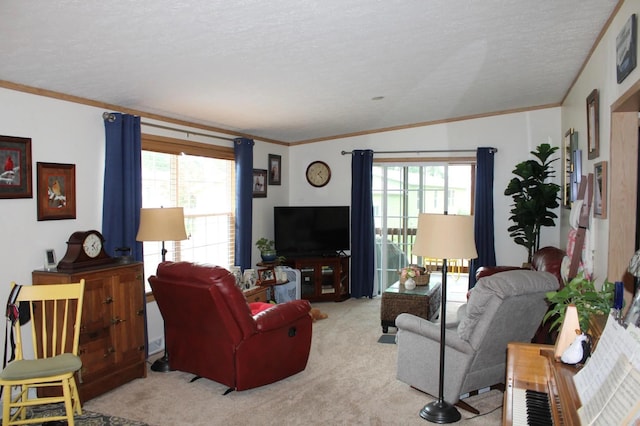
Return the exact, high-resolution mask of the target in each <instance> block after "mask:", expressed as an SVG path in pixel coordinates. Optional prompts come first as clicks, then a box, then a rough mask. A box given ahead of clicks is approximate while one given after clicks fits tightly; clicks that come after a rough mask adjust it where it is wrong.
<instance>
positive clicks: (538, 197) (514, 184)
mask: <svg viewBox="0 0 640 426" xmlns="http://www.w3.org/2000/svg"><path fill="white" fill-rule="evenodd" d="M557 150H558V147H552V146H551V145H549V144H548V143H543V144H541V145H539V146H538V147H537V148H536V151H531V154H532V155H533V156H534V157H535V159H530V160H526V161H523V162H521V163H518V164H516V167H515V169H513V174H514V175H516V177H514V178H513V179H511V181H509V185H508V186H507V189H505V191H504V195H510V196H511V197H512V198H513V204H512V205H511V206H512V208H511V216H510V217H509V220H511V221H512V222H513V225H512V226H510V227H509V228H508V229H507V230H508V231H509V236H510V237H512V238H513V240H514V241H515V243H516V244H519V245H521V246H523V247H525V248H526V249H527V262H528V263H529V264H530V263H531V260H532V259H533V254H534V253H535V252H536V251H538V250H539V249H540V231H541V229H542V227H543V226H555V225H556V223H555V220H554V219H556V218H557V217H558V216H557V215H556V214H555V213H554V212H553V211H552V209H556V208H558V207H559V206H560V204H559V203H558V201H559V199H560V198H559V197H558V193H559V192H560V185H558V184H555V183H553V182H549V179H551V178H553V177H554V176H555V172H554V170H553V168H552V167H551V165H552V163H553V162H554V161H557V160H558V158H554V159H549V157H551V156H552V155H553V154H554V153H555V152H556V151H557Z"/></svg>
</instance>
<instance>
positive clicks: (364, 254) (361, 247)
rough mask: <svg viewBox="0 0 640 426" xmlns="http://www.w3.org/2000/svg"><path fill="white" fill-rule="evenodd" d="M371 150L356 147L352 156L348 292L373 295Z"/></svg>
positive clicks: (361, 295)
mask: <svg viewBox="0 0 640 426" xmlns="http://www.w3.org/2000/svg"><path fill="white" fill-rule="evenodd" d="M372 186H373V151H372V150H355V151H353V155H352V158H351V296H352V297H355V298H360V297H369V298H371V297H373V288H374V285H373V284H374V282H373V280H374V276H375V263H374V262H375V245H374V244H375V235H374V229H373V195H372V193H371V190H372Z"/></svg>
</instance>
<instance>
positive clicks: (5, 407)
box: [2, 385, 11, 426]
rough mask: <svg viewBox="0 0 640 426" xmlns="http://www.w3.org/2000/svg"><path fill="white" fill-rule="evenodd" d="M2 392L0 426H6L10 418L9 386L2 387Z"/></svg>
mask: <svg viewBox="0 0 640 426" xmlns="http://www.w3.org/2000/svg"><path fill="white" fill-rule="evenodd" d="M2 391H3V392H4V395H3V396H2V399H3V401H2V426H7V425H8V424H9V417H10V416H11V386H9V385H6V386H4V387H3V389H2Z"/></svg>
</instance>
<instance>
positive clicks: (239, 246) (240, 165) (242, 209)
mask: <svg viewBox="0 0 640 426" xmlns="http://www.w3.org/2000/svg"><path fill="white" fill-rule="evenodd" d="M253 145H254V142H253V140H252V139H246V138H236V139H234V143H233V147H234V152H235V159H236V251H235V264H236V265H237V266H240V267H241V268H242V270H243V271H244V270H245V269H246V268H251V234H252V222H251V217H252V212H253V185H252V181H253Z"/></svg>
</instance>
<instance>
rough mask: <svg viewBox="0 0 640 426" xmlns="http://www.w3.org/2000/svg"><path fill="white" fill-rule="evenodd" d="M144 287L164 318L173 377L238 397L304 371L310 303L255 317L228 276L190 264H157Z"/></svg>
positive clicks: (294, 303) (299, 302)
mask: <svg viewBox="0 0 640 426" xmlns="http://www.w3.org/2000/svg"><path fill="white" fill-rule="evenodd" d="M149 283H150V284H151V288H152V289H153V294H154V296H155V299H156V301H157V303H158V307H159V308H160V313H161V314H162V317H163V319H164V323H165V340H166V345H167V351H168V355H169V365H170V368H171V369H172V370H180V371H185V372H189V373H193V374H195V375H197V376H201V377H205V378H208V379H211V380H214V381H216V382H219V383H222V384H224V385H227V386H229V388H231V389H235V390H239V391H240V390H245V389H251V388H255V387H258V386H262V385H266V384H269V383H273V382H276V381H278V380H281V379H284V378H285V377H288V376H291V375H293V374H296V373H298V372H300V371H302V370H304V369H305V368H306V365H307V360H308V358H309V350H310V347H311V334H312V330H311V322H312V320H311V317H310V316H309V310H310V309H311V307H310V305H309V302H308V301H306V300H294V301H291V302H287V303H283V304H279V305H272V306H269V307H266V308H267V309H265V310H262V311H261V312H259V313H257V314H255V316H254V315H252V313H251V308H250V306H249V304H248V303H247V302H246V300H245V298H244V296H243V294H242V291H240V289H238V288H237V287H236V286H235V280H234V278H233V276H232V275H231V274H230V273H229V271H227V270H226V269H224V268H221V267H218V266H211V265H199V264H193V263H189V262H162V263H161V264H160V265H158V269H157V272H156V275H154V276H151V277H150V278H149ZM258 310H259V309H258Z"/></svg>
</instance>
